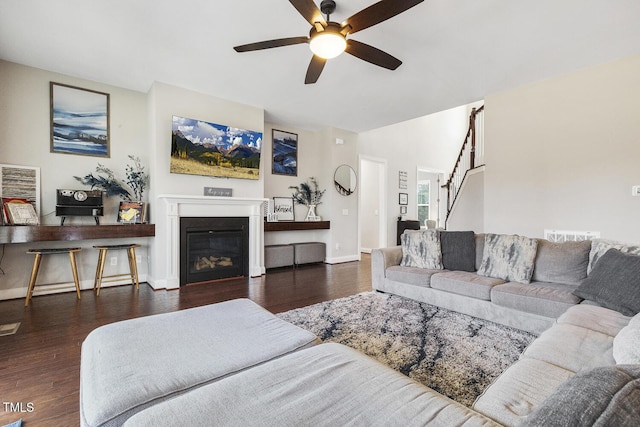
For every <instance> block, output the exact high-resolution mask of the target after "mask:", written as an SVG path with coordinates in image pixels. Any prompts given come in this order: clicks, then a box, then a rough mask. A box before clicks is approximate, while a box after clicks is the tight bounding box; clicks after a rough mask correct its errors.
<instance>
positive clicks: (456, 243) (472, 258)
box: [440, 231, 476, 271]
mask: <svg viewBox="0 0 640 427" xmlns="http://www.w3.org/2000/svg"><path fill="white" fill-rule="evenodd" d="M440 248H441V250H442V265H443V266H444V268H445V269H447V270H457V271H476V241H475V234H474V233H473V231H440Z"/></svg>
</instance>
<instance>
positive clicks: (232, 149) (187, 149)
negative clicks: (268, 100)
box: [169, 116, 262, 180]
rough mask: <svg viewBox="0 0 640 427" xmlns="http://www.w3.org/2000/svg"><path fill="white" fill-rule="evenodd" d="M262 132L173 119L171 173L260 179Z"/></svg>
mask: <svg viewBox="0 0 640 427" xmlns="http://www.w3.org/2000/svg"><path fill="white" fill-rule="evenodd" d="M261 150H262V132H256V131H251V130H245V129H238V128H234V127H232V126H226V125H218V124H215V123H210V122H205V121H203V120H196V119H188V118H185V117H179V116H173V124H172V127H171V160H170V169H169V171H170V172H171V173H182V174H187V175H204V176H215V177H222V178H240V179H254V180H257V179H260V155H261Z"/></svg>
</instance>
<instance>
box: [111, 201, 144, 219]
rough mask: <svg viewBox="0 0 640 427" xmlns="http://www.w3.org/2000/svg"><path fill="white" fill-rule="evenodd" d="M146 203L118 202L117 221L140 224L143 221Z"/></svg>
mask: <svg viewBox="0 0 640 427" xmlns="http://www.w3.org/2000/svg"><path fill="white" fill-rule="evenodd" d="M145 217H146V204H145V203H144V202H120V206H119V207H118V222H122V223H125V224H142V223H144V222H145Z"/></svg>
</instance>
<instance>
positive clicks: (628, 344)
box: [613, 314, 640, 365]
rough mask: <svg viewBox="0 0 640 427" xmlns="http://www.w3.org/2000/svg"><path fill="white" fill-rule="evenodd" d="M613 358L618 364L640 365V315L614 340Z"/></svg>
mask: <svg viewBox="0 0 640 427" xmlns="http://www.w3.org/2000/svg"><path fill="white" fill-rule="evenodd" d="M613 358H614V359H615V360H616V363H618V364H623V365H624V364H640V314H636V315H635V316H634V317H633V319H631V321H630V322H629V324H628V325H627V326H625V327H624V328H622V330H621V331H620V332H619V333H618V335H616V337H615V338H614V339H613Z"/></svg>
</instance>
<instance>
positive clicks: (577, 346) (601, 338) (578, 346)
mask: <svg viewBox="0 0 640 427" xmlns="http://www.w3.org/2000/svg"><path fill="white" fill-rule="evenodd" d="M612 349H613V337H612V336H610V335H607V334H603V333H600V332H596V331H593V330H591V329H587V328H583V327H580V326H574V325H568V324H558V325H553V326H552V327H551V328H549V329H547V330H546V331H544V332H543V333H542V334H540V336H539V337H538V338H536V340H535V341H533V342H532V343H531V344H530V345H529V347H527V349H526V350H525V352H524V353H523V356H522V357H528V358H531V359H537V360H542V361H544V362H547V363H551V364H553V365H555V366H559V367H561V368H563V369H566V370H568V371H572V372H578V371H580V370H582V369H591V368H595V367H598V366H611V365H615V364H616V361H615V360H614V358H613V350H612Z"/></svg>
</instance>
